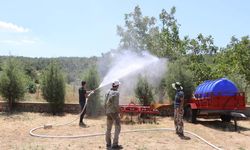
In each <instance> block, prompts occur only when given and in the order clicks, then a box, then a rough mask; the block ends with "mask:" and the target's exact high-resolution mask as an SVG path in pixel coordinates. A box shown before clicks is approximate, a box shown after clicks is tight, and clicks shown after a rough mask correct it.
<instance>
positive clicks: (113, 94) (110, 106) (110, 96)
mask: <svg viewBox="0 0 250 150" xmlns="http://www.w3.org/2000/svg"><path fill="white" fill-rule="evenodd" d="M119 85H120V82H119V81H114V82H113V83H112V88H111V89H110V90H109V92H108V93H107V94H106V97H105V111H106V115H107V131H106V146H107V148H114V149H122V146H121V145H118V141H119V134H120V131H121V124H120V116H119V112H120V107H119V91H118V88H119ZM113 122H114V124H115V134H114V139H113V145H112V147H111V129H112V125H113Z"/></svg>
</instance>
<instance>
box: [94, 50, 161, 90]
mask: <svg viewBox="0 0 250 150" xmlns="http://www.w3.org/2000/svg"><path fill="white" fill-rule="evenodd" d="M113 57H115V58H114V65H113V67H111V69H110V70H109V72H108V73H107V75H106V76H105V77H104V79H103V81H102V83H101V84H100V86H99V87H98V89H99V88H101V87H104V86H106V85H108V84H110V83H112V82H113V81H114V80H120V79H122V78H123V77H126V76H128V75H130V74H132V73H134V72H137V71H139V70H141V69H143V68H145V67H147V66H149V65H150V64H152V63H155V62H157V61H159V60H160V59H159V58H157V57H155V56H153V55H151V54H149V53H148V52H146V51H144V52H143V53H141V54H137V53H135V52H131V51H124V52H123V53H121V54H115V55H113Z"/></svg>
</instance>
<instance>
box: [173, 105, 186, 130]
mask: <svg viewBox="0 0 250 150" xmlns="http://www.w3.org/2000/svg"><path fill="white" fill-rule="evenodd" d="M183 114H184V110H183V109H182V108H175V109H174V125H175V131H176V133H177V134H183V129H184V127H183Z"/></svg>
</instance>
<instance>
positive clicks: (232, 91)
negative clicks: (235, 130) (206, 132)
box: [184, 78, 246, 123]
mask: <svg viewBox="0 0 250 150" xmlns="http://www.w3.org/2000/svg"><path fill="white" fill-rule="evenodd" d="M245 101H246V99H245V93H244V92H239V91H238V88H237V87H236V86H235V84H234V83H233V82H232V81H230V80H228V79H226V78H221V79H218V80H213V81H206V82H204V83H202V84H200V85H199V86H198V87H197V88H196V91H195V93H194V97H193V98H192V99H190V100H188V101H187V103H186V104H185V114H184V117H186V119H187V120H188V121H190V122H193V123H194V122H196V118H197V117H203V118H211V117H220V118H221V120H222V121H226V122H230V121H231V119H232V118H233V117H244V114H241V113H238V112H239V111H241V110H244V109H245V108H246V103H245Z"/></svg>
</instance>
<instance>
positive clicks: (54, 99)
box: [42, 61, 65, 115]
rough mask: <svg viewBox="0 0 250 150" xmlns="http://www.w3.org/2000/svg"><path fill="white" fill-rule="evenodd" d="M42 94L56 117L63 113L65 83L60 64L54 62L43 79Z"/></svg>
mask: <svg viewBox="0 0 250 150" xmlns="http://www.w3.org/2000/svg"><path fill="white" fill-rule="evenodd" d="M42 78H43V79H42V94H43V98H44V99H46V101H47V102H49V104H50V108H51V112H52V113H53V114H54V115H55V114H56V113H61V112H62V111H63V106H64V101H65V81H64V78H63V74H62V73H61V70H60V69H59V66H58V64H57V63H56V62H55V61H52V62H51V63H50V65H49V66H48V68H47V69H46V71H45V72H44V74H43V77H42Z"/></svg>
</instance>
